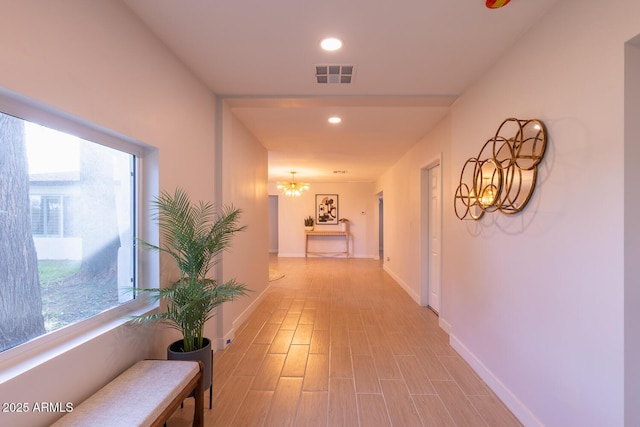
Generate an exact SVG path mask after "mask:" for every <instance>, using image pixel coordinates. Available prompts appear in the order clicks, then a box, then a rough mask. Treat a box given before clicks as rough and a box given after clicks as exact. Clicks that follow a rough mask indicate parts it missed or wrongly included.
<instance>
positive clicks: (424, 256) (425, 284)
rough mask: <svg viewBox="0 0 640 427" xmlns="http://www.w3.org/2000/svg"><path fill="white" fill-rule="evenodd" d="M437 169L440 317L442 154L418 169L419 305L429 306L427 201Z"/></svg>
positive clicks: (441, 287) (440, 308)
mask: <svg viewBox="0 0 640 427" xmlns="http://www.w3.org/2000/svg"><path fill="white" fill-rule="evenodd" d="M434 167H439V168H440V169H439V175H438V178H439V179H440V194H439V200H440V224H439V230H438V231H439V233H440V292H439V294H438V298H439V301H438V307H439V310H438V314H439V315H440V317H442V312H443V304H442V295H443V287H444V286H443V283H442V265H443V255H442V246H443V244H442V243H443V242H442V240H443V235H442V204H443V203H442V192H443V182H442V169H443V167H442V153H440V154H439V155H438V157H437V158H435V159H433V160H431V161H430V162H428V163H426V164H425V165H423V166H422V167H421V168H420V305H421V306H424V307H428V306H429V288H430V283H429V281H430V279H429V244H430V229H429V201H430V198H431V187H430V185H429V174H430V171H431V169H433V168H434Z"/></svg>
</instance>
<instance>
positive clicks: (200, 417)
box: [193, 362, 204, 427]
mask: <svg viewBox="0 0 640 427" xmlns="http://www.w3.org/2000/svg"><path fill="white" fill-rule="evenodd" d="M201 363H202V362H201ZM203 371H204V369H203ZM203 373H204V372H203ZM193 397H194V400H195V404H194V414H193V427H203V426H204V375H202V374H201V375H200V378H199V379H198V384H196V389H195V390H194V393H193Z"/></svg>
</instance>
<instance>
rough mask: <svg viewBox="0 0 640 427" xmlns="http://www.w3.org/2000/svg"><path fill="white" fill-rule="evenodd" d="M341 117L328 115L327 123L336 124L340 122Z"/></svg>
mask: <svg viewBox="0 0 640 427" xmlns="http://www.w3.org/2000/svg"><path fill="white" fill-rule="evenodd" d="M341 121H342V119H341V118H340V117H338V116H333V117H329V123H332V124H337V123H340V122H341Z"/></svg>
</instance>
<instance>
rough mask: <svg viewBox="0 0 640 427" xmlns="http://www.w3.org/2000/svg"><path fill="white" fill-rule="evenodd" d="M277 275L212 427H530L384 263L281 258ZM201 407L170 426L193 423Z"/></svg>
mask: <svg viewBox="0 0 640 427" xmlns="http://www.w3.org/2000/svg"><path fill="white" fill-rule="evenodd" d="M271 268H275V269H277V270H279V271H281V272H283V273H284V274H285V276H284V278H282V279H279V280H276V281H273V282H271V283H270V286H269V289H268V291H267V292H268V294H267V295H266V297H265V299H264V300H263V301H262V303H261V304H260V305H259V306H258V308H257V309H256V310H255V311H254V313H253V314H252V315H251V316H250V318H249V319H248V320H247V321H246V322H245V324H244V325H242V327H241V328H240V331H239V332H238V334H237V335H236V338H235V340H234V342H233V343H232V344H231V345H230V346H229V347H228V348H227V349H226V350H224V351H218V352H216V355H215V362H214V395H213V399H214V401H213V402H214V403H213V409H212V410H209V409H208V405H206V406H205V425H206V426H224V427H229V426H252V427H253V426H256V427H257V426H275V427H284V426H324V427H327V426H329V427H333V426H344V427H353V426H362V427H376V426H401V427H406V426H437V427H443V426H490V427H501V426H519V425H520V423H519V422H518V421H517V420H516V419H515V417H514V416H513V415H512V414H511V413H510V412H509V411H508V410H507V409H506V408H505V407H504V405H503V404H502V403H501V402H500V400H499V399H498V398H497V397H495V395H494V394H493V393H492V392H491V391H490V390H489V389H488V387H487V386H486V385H485V384H484V383H483V382H482V381H481V380H480V379H479V378H478V376H477V375H476V374H475V373H474V372H473V371H472V370H471V368H470V367H469V366H468V365H467V364H466V362H464V361H463V360H462V359H461V358H460V357H459V356H458V355H457V353H456V352H455V351H454V350H453V349H452V348H451V347H450V346H449V344H448V336H447V334H446V333H445V332H443V331H442V330H441V329H440V328H439V327H438V319H437V317H436V315H435V314H434V313H433V312H432V311H431V310H429V309H426V308H424V307H420V306H418V305H417V304H416V303H415V302H414V301H413V300H411V298H410V297H409V296H408V295H407V294H406V293H405V292H404V291H403V290H402V289H401V288H400V287H399V286H398V285H397V284H396V283H395V282H394V281H393V280H392V279H391V278H390V277H389V275H387V274H386V273H385V272H384V271H383V270H382V266H381V264H380V262H379V261H375V260H369V259H339V258H309V259H306V260H305V259H304V258H275V257H273V258H272V259H271ZM208 397H209V396H208V394H205V399H206V400H208ZM192 401H193V399H188V400H187V402H186V403H185V408H184V409H182V410H178V411H177V412H176V414H175V415H174V417H173V418H172V419H171V420H170V422H169V423H168V427H178V426H186V425H190V424H189V423H190V420H191V417H192V413H193V412H192V411H193V406H192V405H193V403H192Z"/></svg>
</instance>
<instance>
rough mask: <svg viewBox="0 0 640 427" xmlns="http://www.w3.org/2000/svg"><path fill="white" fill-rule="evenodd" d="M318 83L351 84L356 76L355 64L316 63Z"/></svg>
mask: <svg viewBox="0 0 640 427" xmlns="http://www.w3.org/2000/svg"><path fill="white" fill-rule="evenodd" d="M315 69H316V83H318V84H336V83H337V84H351V83H353V79H354V78H355V73H356V66H355V65H316V66H315Z"/></svg>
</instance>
